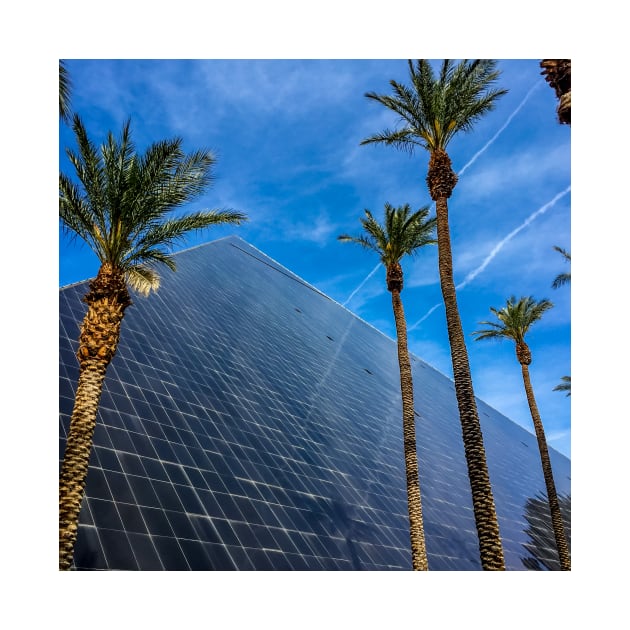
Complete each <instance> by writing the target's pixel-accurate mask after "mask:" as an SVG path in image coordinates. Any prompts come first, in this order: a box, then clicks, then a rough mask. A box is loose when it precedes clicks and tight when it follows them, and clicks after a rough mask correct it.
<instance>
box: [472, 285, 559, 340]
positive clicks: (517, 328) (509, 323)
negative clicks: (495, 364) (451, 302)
mask: <svg viewBox="0 0 630 630" xmlns="http://www.w3.org/2000/svg"><path fill="white" fill-rule="evenodd" d="M552 307H553V304H552V303H551V302H550V301H549V300H547V299H543V300H540V301H538V302H537V301H536V300H534V298H532V297H531V296H530V297H522V298H521V299H520V300H518V302H517V301H516V298H515V297H514V296H512V297H511V298H509V299H508V300H507V303H506V305H505V306H504V307H503V308H502V309H496V308H493V307H490V310H491V311H492V312H493V313H494V314H495V315H496V316H497V319H498V320H499V322H479V323H480V324H481V325H485V326H490V328H488V329H486V330H477V331H475V332H473V335H475V336H476V338H477V340H479V339H488V338H508V339H512V340H514V341H515V342H516V343H517V344H522V343H524V342H525V334H526V333H527V331H528V330H529V328H530V327H531V325H532V324H533V323H534V322H536V321H538V320H539V319H540V318H541V317H542V315H543V313H544V312H545V311H547V310H548V309H550V308H552Z"/></svg>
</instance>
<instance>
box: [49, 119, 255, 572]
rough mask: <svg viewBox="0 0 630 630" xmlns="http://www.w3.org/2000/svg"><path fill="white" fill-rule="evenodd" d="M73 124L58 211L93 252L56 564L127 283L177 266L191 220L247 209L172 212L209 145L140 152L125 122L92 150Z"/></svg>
mask: <svg viewBox="0 0 630 630" xmlns="http://www.w3.org/2000/svg"><path fill="white" fill-rule="evenodd" d="M73 130H74V133H75V136H76V141H77V144H78V153H75V152H73V151H71V150H69V149H67V151H66V152H67V154H68V157H69V159H70V161H71V163H72V165H73V166H74V169H75V171H76V178H77V179H78V184H77V183H75V182H74V181H72V180H71V179H70V177H68V176H67V175H65V174H63V173H60V174H59V217H60V219H61V222H62V225H63V227H64V228H65V229H66V230H67V231H68V232H69V233H71V234H72V235H73V236H75V237H79V238H81V239H83V240H84V241H85V242H86V243H87V244H88V245H89V246H90V248H91V249H92V250H93V251H94V253H95V254H96V255H97V256H98V259H99V260H100V268H99V271H98V274H97V276H96V278H95V279H93V280H92V281H91V282H90V285H89V288H90V290H89V292H88V293H87V294H86V295H85V297H84V298H83V300H84V301H85V302H86V303H87V305H88V310H87V314H86V316H85V319H84V320H83V324H82V327H81V333H80V338H79V348H78V352H77V357H78V360H79V381H78V385H77V391H76V396H75V402H74V408H73V411H72V417H71V420H70V430H69V433H68V438H67V441H66V449H65V453H64V457H63V462H62V466H61V473H60V479H59V568H60V569H63V570H67V569H69V568H70V567H71V565H72V555H73V550H74V544H75V541H76V537H77V531H78V517H79V509H80V506H81V501H82V499H83V495H84V492H85V483H86V477H87V471H88V461H89V458H90V452H91V449H92V436H93V433H94V427H95V423H96V413H97V409H98V405H99V400H100V397H101V392H102V388H103V381H104V379H105V372H106V370H107V366H108V365H109V363H110V361H111V360H112V357H113V356H114V353H115V352H116V348H117V346H118V341H119V338H120V326H121V323H122V319H123V316H124V312H125V309H126V308H127V307H128V306H130V304H131V298H130V295H129V291H128V287H131V288H133V289H135V290H137V291H138V292H140V293H141V294H144V295H148V294H149V293H150V291H151V290H156V289H157V288H158V286H159V275H158V274H157V272H156V270H155V267H156V266H158V265H160V264H163V265H166V267H168V268H169V269H171V270H175V260H174V258H173V255H172V253H171V251H170V250H171V248H172V245H173V244H174V243H175V242H176V241H177V240H179V239H180V238H182V237H183V236H185V235H186V234H187V233H189V232H191V231H192V230H200V229H202V228H205V227H208V226H211V225H216V224H221V223H232V224H239V223H241V222H242V221H245V220H246V219H247V218H246V216H245V215H243V214H241V213H240V212H234V211H230V210H221V211H217V210H212V211H200V212H193V213H189V214H185V215H183V216H173V215H170V212H171V211H172V210H173V209H175V208H178V207H179V206H182V205H183V204H185V203H187V202H189V201H191V200H193V199H195V198H196V197H198V196H199V195H201V193H202V192H203V191H204V189H205V188H206V187H207V185H208V184H209V183H210V182H211V180H212V175H211V168H212V166H213V165H214V163H215V158H214V156H213V155H212V153H210V152H208V151H197V152H194V153H190V154H188V155H187V154H185V153H184V152H183V151H182V149H181V144H182V140H181V139H180V138H176V139H174V140H163V141H160V142H156V143H154V144H152V145H151V146H150V147H149V148H148V149H147V151H146V152H145V153H144V155H138V154H137V153H136V151H135V147H134V144H133V142H132V140H131V135H130V123H129V122H127V123H125V125H124V126H123V129H122V134H121V137H120V139H119V140H116V139H115V138H114V137H113V135H112V134H111V133H109V135H108V138H107V141H106V142H105V143H104V144H103V145H102V146H101V147H100V151H99V150H97V148H96V147H95V145H94V144H93V143H92V141H91V140H90V139H89V138H88V135H87V132H86V130H85V128H84V126H83V123H82V122H81V119H80V118H79V116H78V115H77V114H75V116H74V118H73Z"/></svg>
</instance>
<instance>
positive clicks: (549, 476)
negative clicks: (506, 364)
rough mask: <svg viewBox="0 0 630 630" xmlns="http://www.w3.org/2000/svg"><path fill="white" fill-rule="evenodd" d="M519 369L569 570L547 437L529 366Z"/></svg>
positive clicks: (560, 548) (563, 561)
mask: <svg viewBox="0 0 630 630" xmlns="http://www.w3.org/2000/svg"><path fill="white" fill-rule="evenodd" d="M521 371H522V373H523V383H524V384H525V393H526V394H527V403H528V404H529V410H530V412H531V414H532V420H533V422H534V430H535V431H536V439H537V440H538V450H539V451H540V461H541V463H542V469H543V476H544V478H545V486H546V487H547V499H548V500H549V511H550V512H551V524H552V526H553V534H554V536H555V539H556V546H557V548H558V556H559V557H560V569H561V570H562V571H570V570H571V556H570V553H569V545H568V544H567V539H566V536H565V532H564V524H563V522H562V513H561V512H560V503H559V501H558V494H557V493H556V484H555V483H554V480H553V471H552V469H551V460H550V459H549V450H548V449H547V439H546V437H545V430H544V428H543V424H542V420H541V419H540V414H539V413H538V406H537V405H536V399H535V398H534V390H533V389H532V384H531V381H530V378H529V367H528V366H527V364H526V363H521Z"/></svg>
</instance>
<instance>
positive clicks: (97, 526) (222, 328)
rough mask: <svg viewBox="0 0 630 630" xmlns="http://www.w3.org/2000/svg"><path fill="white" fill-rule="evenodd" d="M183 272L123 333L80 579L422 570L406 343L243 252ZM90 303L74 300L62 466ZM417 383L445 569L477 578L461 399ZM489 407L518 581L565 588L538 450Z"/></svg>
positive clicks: (192, 253)
mask: <svg viewBox="0 0 630 630" xmlns="http://www.w3.org/2000/svg"><path fill="white" fill-rule="evenodd" d="M177 266H178V270H177V272H176V273H170V272H168V271H165V272H164V273H163V274H162V286H161V288H160V290H159V291H158V293H156V294H154V295H152V296H151V297H150V298H146V299H145V298H141V297H134V303H133V305H132V306H131V307H130V308H128V309H127V311H126V313H125V319H124V321H123V325H122V334H121V341H120V346H119V349H118V352H117V354H116V356H115V357H114V359H113V361H112V363H111V365H110V367H109V369H108V373H107V378H106V381H105V385H104V388H103V395H102V398H101V402H100V408H99V413H98V419H97V427H96V431H95V434H94V448H93V452H92V457H91V460H90V470H89V474H88V481H87V489H86V497H85V499H84V502H83V505H82V510H81V516H80V527H79V535H78V540H77V544H76V548H75V557H74V558H75V566H76V568H77V569H82V570H87V569H91V570H94V569H120V570H409V569H410V568H411V553H410V546H409V530H408V517H407V503H406V490H405V487H406V486H405V471H404V464H403V448H402V420H401V415H402V414H401V401H400V386H399V380H398V379H399V373H398V364H397V353H396V344H395V342H394V341H393V340H392V339H390V338H388V337H386V336H384V335H383V334H382V333H380V332H379V331H377V330H376V329H374V328H373V327H371V326H370V325H368V324H367V323H365V322H363V321H362V320H360V319H359V318H357V317H356V316H355V315H353V314H352V313H351V312H349V311H348V310H346V309H345V308H343V307H342V306H340V305H339V304H337V303H336V302H334V301H332V300H331V299H330V298H328V297H327V296H326V295H324V294H322V293H321V292H319V291H318V290H316V289H315V288H313V287H312V286H310V285H308V284H307V283H305V282H304V281H303V280H301V279H300V278H298V277H297V276H295V275H294V274H292V273H291V272H290V271H288V270H287V269H285V268H283V267H282V266H281V265H279V264H278V263H276V262H275V261H273V260H271V259H269V258H268V257H266V256H265V255H264V254H263V253H261V252H260V251H258V250H257V249H255V248H253V247H252V246H250V245H248V244H247V243H245V242H244V241H242V240H241V239H239V238H236V237H229V238H225V239H221V240H218V241H215V242H212V243H209V244H206V245H202V246H199V247H195V248H192V249H189V250H186V251H184V252H181V253H179V254H177ZM86 292H87V283H79V284H76V285H72V286H69V287H65V288H63V289H61V290H60V293H59V297H60V309H59V310H60V457H61V456H62V454H63V448H64V443H65V436H66V432H67V429H68V424H69V418H70V414H71V412H72V405H73V401H74V391H75V387H76V382H77V379H78V365H77V360H76V357H75V352H76V349H77V340H78V336H79V326H80V323H81V321H82V319H83V316H84V313H85V310H86V306H85V304H84V303H83V302H82V301H81V297H82V296H83V295H84V294H85V293H86ZM412 367H413V378H414V389H415V405H416V411H417V442H418V459H419V467H420V478H421V487H422V503H423V512H424V523H425V532H426V538H427V551H428V557H429V567H430V569H431V570H479V569H481V566H480V561H479V551H478V545H477V536H476V529H475V524H474V519H473V513H472V501H471V497H470V485H469V481H468V476H467V471H466V463H465V458H464V450H463V444H462V437H461V426H460V423H459V416H458V411H457V403H456V400H455V393H454V386H453V382H452V381H451V380H450V379H448V378H447V377H446V376H444V375H443V374H441V373H439V372H437V371H436V370H434V369H433V368H431V366H429V365H428V364H426V363H424V362H423V361H422V360H421V359H420V358H418V357H412ZM478 404H479V414H480V417H481V423H482V430H483V434H484V441H485V445H486V451H487V458H488V467H489V471H490V477H491V482H492V485H493V489H494V498H495V502H496V508H497V513H498V518H499V526H500V530H501V536H502V539H503V544H504V552H505V559H506V566H507V568H508V569H511V570H525V569H549V568H551V569H553V568H556V565H557V559H556V554H555V551H554V550H553V535H552V534H550V532H551V524H550V519H549V514H548V510H546V509H545V505H544V501H543V502H542V504H541V501H540V497H541V496H542V497H543V498H544V496H546V495H545V490H544V489H545V484H544V480H543V477H542V472H541V466H540V458H539V454H538V447H537V444H536V439H535V437H534V436H533V435H532V434H530V433H528V432H527V431H525V430H524V429H522V428H521V427H519V426H518V425H516V424H515V423H513V422H512V421H510V420H509V419H508V418H506V417H505V416H503V415H501V414H500V413H498V412H497V411H496V410H494V409H492V408H491V407H489V406H488V405H486V404H485V403H484V402H483V401H481V400H480V401H478ZM550 454H551V459H552V464H553V467H554V476H555V481H556V486H557V489H558V493H559V494H560V495H561V496H562V497H564V499H563V507H565V508H567V509H566V516H567V533H568V534H569V535H570V525H569V522H568V520H569V510H568V507H570V501H569V494H570V461H569V460H568V459H567V458H566V457H564V456H563V455H561V454H559V453H558V452H556V451H554V450H551V451H550Z"/></svg>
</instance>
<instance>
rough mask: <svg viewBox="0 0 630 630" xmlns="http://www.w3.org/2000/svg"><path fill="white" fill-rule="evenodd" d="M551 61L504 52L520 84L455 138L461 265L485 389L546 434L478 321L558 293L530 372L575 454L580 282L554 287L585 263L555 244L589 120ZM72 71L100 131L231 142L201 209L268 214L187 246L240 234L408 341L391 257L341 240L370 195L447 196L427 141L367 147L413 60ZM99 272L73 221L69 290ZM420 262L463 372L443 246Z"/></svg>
mask: <svg viewBox="0 0 630 630" xmlns="http://www.w3.org/2000/svg"><path fill="white" fill-rule="evenodd" d="M538 61H539V60H538V59H529V60H518V59H511V60H501V61H500V62H499V69H500V70H501V76H500V79H499V85H500V86H501V87H503V88H506V89H507V90H509V92H508V94H507V95H506V96H504V97H503V98H502V99H500V100H499V102H498V104H497V107H496V109H495V110H494V111H492V112H490V113H489V114H488V115H487V116H486V117H485V118H484V119H483V120H481V121H480V122H479V123H478V124H477V125H476V126H475V129H474V131H473V132H471V133H469V134H465V135H464V134H462V135H460V136H458V137H456V138H455V139H454V140H453V141H452V142H451V144H450V145H449V154H450V156H451V159H452V161H453V168H454V170H455V171H456V172H457V173H459V174H460V179H459V183H458V185H457V187H456V188H455V191H454V193H453V196H452V197H451V200H450V202H449V210H450V225H451V236H452V246H453V258H454V275H455V282H456V283H457V284H458V287H459V288H458V302H459V307H460V314H461V319H462V325H463V328H464V332H465V334H466V339H467V342H468V349H469V357H470V364H471V369H472V376H473V385H474V388H475V393H476V395H477V396H479V397H480V398H482V399H483V400H485V401H486V402H488V403H489V404H490V405H492V406H493V407H495V408H496V409H498V410H499V411H501V412H502V413H504V414H505V415H506V416H508V417H509V418H511V419H512V420H514V421H516V422H517V423H519V424H520V425H522V426H523V427H525V428H526V429H527V430H528V431H530V432H531V431H532V422H531V417H530V413H529V408H528V406H527V402H526V399H525V394H524V390H523V383H522V377H521V371H520V366H519V364H518V363H517V361H516V357H515V353H514V344H513V343H511V342H508V341H502V342H499V341H483V342H477V341H474V339H473V338H472V335H471V333H472V331H473V330H476V329H478V328H479V326H478V322H480V321H482V320H486V319H492V315H491V313H490V310H489V308H490V306H494V307H497V308H498V307H501V306H502V305H503V304H504V303H505V301H506V299H507V298H508V297H509V296H510V295H512V294H514V295H516V296H517V297H520V296H529V295H532V296H534V298H536V299H541V298H548V299H550V300H552V302H553V303H554V305H555V306H554V308H553V309H551V310H550V311H548V312H547V313H546V314H545V315H544V317H543V319H542V320H541V321H540V322H538V323H537V324H536V325H535V326H534V327H533V328H532V329H531V331H530V333H529V335H528V339H527V340H528V343H529V344H530V347H531V349H532V353H533V362H532V364H531V366H530V372H531V377H532V382H533V386H534V390H535V394H536V398H537V402H538V406H539V410H540V412H541V416H542V419H543V423H544V425H545V430H546V433H547V439H548V442H549V444H550V446H552V447H553V448H555V449H557V450H559V451H560V452H562V453H564V454H565V455H567V456H570V453H571V450H570V449H571V417H570V416H571V414H570V409H571V404H570V402H571V399H570V398H567V397H566V396H565V395H564V394H563V393H561V392H554V391H552V390H553V387H555V386H556V385H557V384H558V383H559V382H560V379H561V377H562V376H563V375H569V374H571V349H570V345H571V308H570V303H571V287H570V285H569V286H564V287H561V288H560V289H557V290H554V289H552V288H551V283H552V281H553V279H554V277H555V276H556V275H557V274H559V273H561V272H569V271H570V267H569V265H568V264H567V263H566V262H565V261H564V260H563V259H562V257H561V256H560V254H558V253H557V252H556V251H554V250H553V246H554V245H558V246H560V247H563V248H565V249H567V250H571V210H570V207H571V129H570V128H569V127H568V126H565V125H560V124H558V122H557V120H556V114H555V109H556V97H555V94H554V93H553V91H552V89H551V88H550V87H549V86H548V85H547V84H546V83H545V81H544V80H543V78H542V77H541V75H540V68H539V65H538ZM67 67H68V70H69V72H70V76H71V80H72V85H73V88H72V100H71V105H72V107H73V109H74V111H76V112H78V113H79V114H80V115H81V117H82V119H83V121H84V124H85V126H86V128H87V129H88V132H89V134H90V136H91V137H92V139H93V140H95V141H96V142H97V143H100V142H101V141H102V140H104V138H105V135H106V133H107V132H108V131H109V130H112V131H114V132H115V133H116V134H118V133H119V131H120V129H121V127H122V124H123V122H124V121H125V120H126V119H127V118H129V117H130V118H131V125H132V133H133V137H134V139H135V142H136V144H137V146H138V149H139V150H143V149H144V148H146V146H148V144H149V143H150V142H152V141H155V140H159V139H165V138H172V137H174V136H181V137H182V138H183V140H184V148H185V149H186V150H194V149H198V148H206V149H211V150H212V151H213V152H214V153H215V154H216V156H217V165H216V168H215V174H216V181H215V183H214V185H213V186H211V187H210V188H209V189H208V191H207V193H206V194H205V195H204V197H203V198H201V199H199V200H197V201H195V202H193V203H192V204H191V205H190V206H189V207H187V208H186V209H190V210H194V209H201V208H228V207H229V208H234V209H237V210H240V211H243V212H245V213H246V214H247V215H248V216H249V218H250V221H249V222H248V223H247V224H245V225H243V226H241V227H237V228H232V227H221V228H216V229H210V230H208V231H206V232H204V233H201V234H199V235H197V236H195V237H193V238H190V239H189V240H188V241H187V242H186V243H182V244H181V247H180V248H185V247H188V246H192V245H196V244H198V243H201V242H206V241H209V240H214V239H216V238H219V237H222V236H225V235H227V234H232V233H234V234H237V235H238V236H240V237H242V238H243V239H245V240H247V241H248V242H249V243H251V244H252V245H254V246H256V247H258V248H259V249H260V250H262V251H263V252H265V253H266V254H268V255H269V256H271V257H272V258H274V259H275V260H276V261H278V262H279V263H281V264H283V265H285V266H286V267H288V268H289V269H291V270H292V271H293V272H295V273H297V274H298V275H300V276H301V277H302V278H304V279H305V280H306V281H308V282H309V283H311V284H312V285H314V286H315V287H317V288H318V289H320V290H321V291H323V292H324V293H326V294H327V295H329V296H330V297H331V298H333V299H334V300H336V301H337V302H339V303H341V304H344V305H345V306H346V307H347V308H348V309H350V310H351V311H353V312H355V313H356V314H357V315H359V316H360V317H361V318H362V319H364V320H365V321H367V322H369V323H370V324H372V325H373V326H375V327H376V328H378V329H379V330H381V331H382V332H384V333H385V334H386V335H388V336H390V337H394V336H395V329H394V324H393V315H392V310H391V300H390V295H389V293H388V292H387V290H386V287H385V280H384V275H385V274H384V270H383V269H382V268H376V267H377V265H378V259H377V257H376V256H375V255H373V254H371V253H370V252H367V251H365V250H362V249H361V248H359V247H358V246H356V245H353V244H348V243H340V242H338V241H337V240H336V237H337V236H338V235H339V234H341V233H350V234H358V233H359V232H360V227H361V226H360V223H359V218H360V217H361V216H362V215H363V211H364V209H366V208H368V209H370V210H371V211H372V212H373V214H375V216H377V217H380V216H382V212H383V206H384V204H385V203H386V202H388V203H391V204H393V205H395V206H398V205H402V204H405V203H409V204H410V205H411V206H412V207H413V208H414V209H415V208H419V207H420V206H424V205H430V204H431V200H430V197H429V195H428V193H427V190H426V183H425V177H426V170H427V164H428V155H427V154H426V152H424V151H420V152H417V153H415V154H414V155H412V156H410V155H408V154H406V153H403V152H400V151H397V150H396V149H394V148H392V147H385V146H378V145H368V146H359V143H360V142H361V140H362V139H364V138H366V137H367V136H369V135H371V134H373V133H376V132H379V131H381V130H383V129H385V128H391V127H394V126H395V125H396V123H397V120H396V117H395V115H394V114H392V113H391V112H389V111H388V110H386V109H385V108H384V107H383V106H382V105H380V104H378V103H376V102H374V101H371V100H369V99H367V98H365V96H364V94H365V92H367V91H375V92H378V93H389V92H390V86H389V80H390V79H395V80H397V81H401V82H407V80H408V69H407V63H406V60H405V59H385V60H370V59H360V60H316V59H311V60H290V59H282V60H260V59H256V60H198V61H195V60H189V61H187V60H159V61H158V60H155V61H152V60H135V59H134V60H101V59H98V60H91V61H88V60H78V59H69V60H68V61H67ZM59 134H60V144H59V147H60V151H59V159H60V169H61V170H63V171H65V172H67V173H71V172H72V171H71V167H70V165H69V163H68V161H67V159H66V157H65V152H64V148H65V147H66V146H72V147H74V142H73V134H72V132H71V131H70V129H68V127H66V126H65V125H63V124H60V126H59ZM431 212H432V213H433V212H434V208H433V207H431ZM97 268H98V262H97V260H96V259H95V257H94V256H93V255H92V254H91V252H90V250H89V249H88V248H87V246H80V244H79V243H78V242H76V241H74V242H70V241H69V240H68V239H67V237H65V236H64V235H63V234H61V233H60V241H59V286H64V285H66V284H69V283H72V282H77V281H79V280H83V279H86V278H88V277H91V276H93V275H95V273H96V270H97ZM403 269H404V272H405V278H406V282H405V289H404V291H403V294H402V298H403V302H404V306H405V311H406V316H407V323H408V326H409V347H410V349H411V351H412V352H414V353H415V354H417V355H418V356H420V357H422V358H423V359H424V360H426V361H428V362H429V363H430V364H432V365H433V366H434V367H436V368H437V369H439V370H440V371H441V372H443V373H445V374H447V375H448V376H449V377H451V375H452V371H451V362H450V354H449V345H448V338H447V334H446V324H445V318H444V308H443V306H442V298H441V292H440V284H439V277H438V270H437V247H431V248H426V249H425V250H424V251H421V252H420V253H419V254H418V255H417V256H416V257H415V258H414V259H407V260H405V261H403ZM163 273H170V272H169V271H168V270H166V269H165V270H164V271H163ZM138 299H141V298H138ZM149 299H150V298H149ZM123 325H124V324H123Z"/></svg>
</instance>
